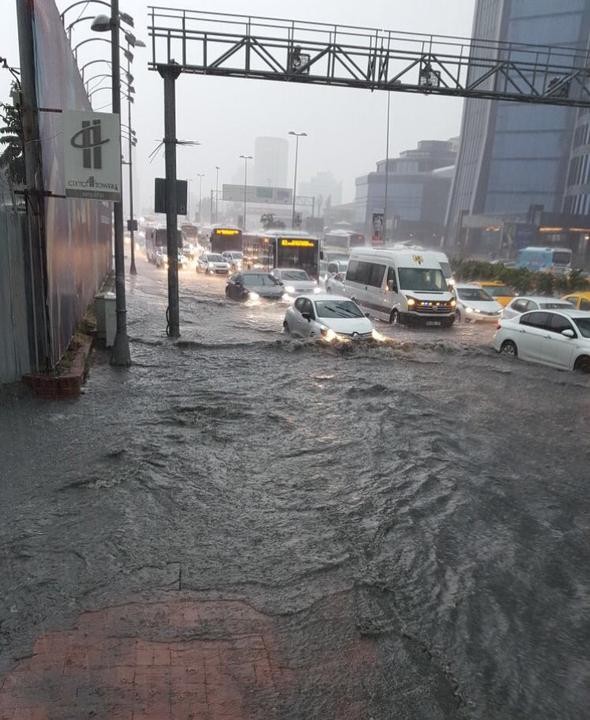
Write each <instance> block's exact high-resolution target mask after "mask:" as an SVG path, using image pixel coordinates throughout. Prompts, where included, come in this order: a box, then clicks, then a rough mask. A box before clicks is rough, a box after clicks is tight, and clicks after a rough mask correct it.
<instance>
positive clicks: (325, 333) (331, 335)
mask: <svg viewBox="0 0 590 720" xmlns="http://www.w3.org/2000/svg"><path fill="white" fill-rule="evenodd" d="M320 332H321V334H322V337H323V339H324V340H326V341H327V342H334V340H336V339H337V338H338V335H337V334H336V333H335V332H334V331H333V330H332V328H326V327H325V328H322V329H321V331H320Z"/></svg>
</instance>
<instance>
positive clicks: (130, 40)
mask: <svg viewBox="0 0 590 720" xmlns="http://www.w3.org/2000/svg"><path fill="white" fill-rule="evenodd" d="M125 40H126V41H127V52H126V53H125V57H126V58H127V82H128V83H129V84H130V83H131V82H132V80H133V78H132V77H131V61H132V59H133V55H132V54H131V50H130V48H131V47H145V43H144V42H143V41H142V40H138V39H137V38H136V37H135V36H134V35H132V34H131V33H125ZM132 101H133V98H132V97H131V86H130V85H129V92H128V93H127V126H128V128H129V140H128V152H129V241H130V244H131V261H130V264H129V274H130V275H137V268H136V267H135V218H134V217H133V143H132V139H131V135H132V130H131V103H132Z"/></svg>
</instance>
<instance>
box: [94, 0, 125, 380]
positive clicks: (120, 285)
mask: <svg viewBox="0 0 590 720" xmlns="http://www.w3.org/2000/svg"><path fill="white" fill-rule="evenodd" d="M92 29H93V30H95V31H97V32H108V31H109V30H110V32H111V69H112V80H111V84H112V106H113V107H112V110H113V114H115V115H119V122H120V118H121V67H120V64H119V0H111V16H110V18H109V17H107V16H106V15H98V16H97V17H96V18H95V19H94V22H93V23H92ZM122 170H123V168H122V166H120V168H119V177H120V185H121V186H122V184H123V183H122ZM113 217H114V230H115V295H116V308H117V332H116V335H115V342H114V345H113V352H112V355H111V364H112V365H116V366H118V367H129V365H131V354H130V352H129V338H128V337H127V305H126V298H125V247H124V244H123V204H122V202H121V200H118V201H117V202H114V203H113Z"/></svg>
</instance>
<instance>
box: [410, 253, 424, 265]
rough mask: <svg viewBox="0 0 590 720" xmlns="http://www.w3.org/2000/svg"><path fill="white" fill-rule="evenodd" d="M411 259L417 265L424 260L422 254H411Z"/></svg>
mask: <svg viewBox="0 0 590 720" xmlns="http://www.w3.org/2000/svg"><path fill="white" fill-rule="evenodd" d="M412 260H413V261H414V262H415V263H416V264H417V265H422V263H423V262H424V258H423V257H422V255H412Z"/></svg>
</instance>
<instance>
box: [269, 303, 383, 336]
mask: <svg viewBox="0 0 590 720" xmlns="http://www.w3.org/2000/svg"><path fill="white" fill-rule="evenodd" d="M283 328H284V330H285V332H288V333H290V334H292V335H296V336H298V337H303V338H306V337H318V338H323V339H324V340H326V341H327V342H334V341H338V340H339V341H342V340H363V339H365V340H367V339H371V338H372V339H374V340H382V339H383V336H382V335H381V334H380V333H379V332H377V331H376V330H375V328H374V327H373V323H372V322H371V321H370V320H369V318H368V317H366V315H365V314H364V313H363V311H362V310H361V309H360V307H359V306H358V305H357V304H356V303H355V302H353V301H352V300H350V299H349V298H347V297H342V296H340V295H328V294H327V293H326V294H325V293H322V294H319V295H315V294H308V295H300V296H299V297H298V298H296V300H295V302H294V303H293V305H291V306H290V307H289V308H288V310H287V312H286V313H285V320H284V322H283Z"/></svg>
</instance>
